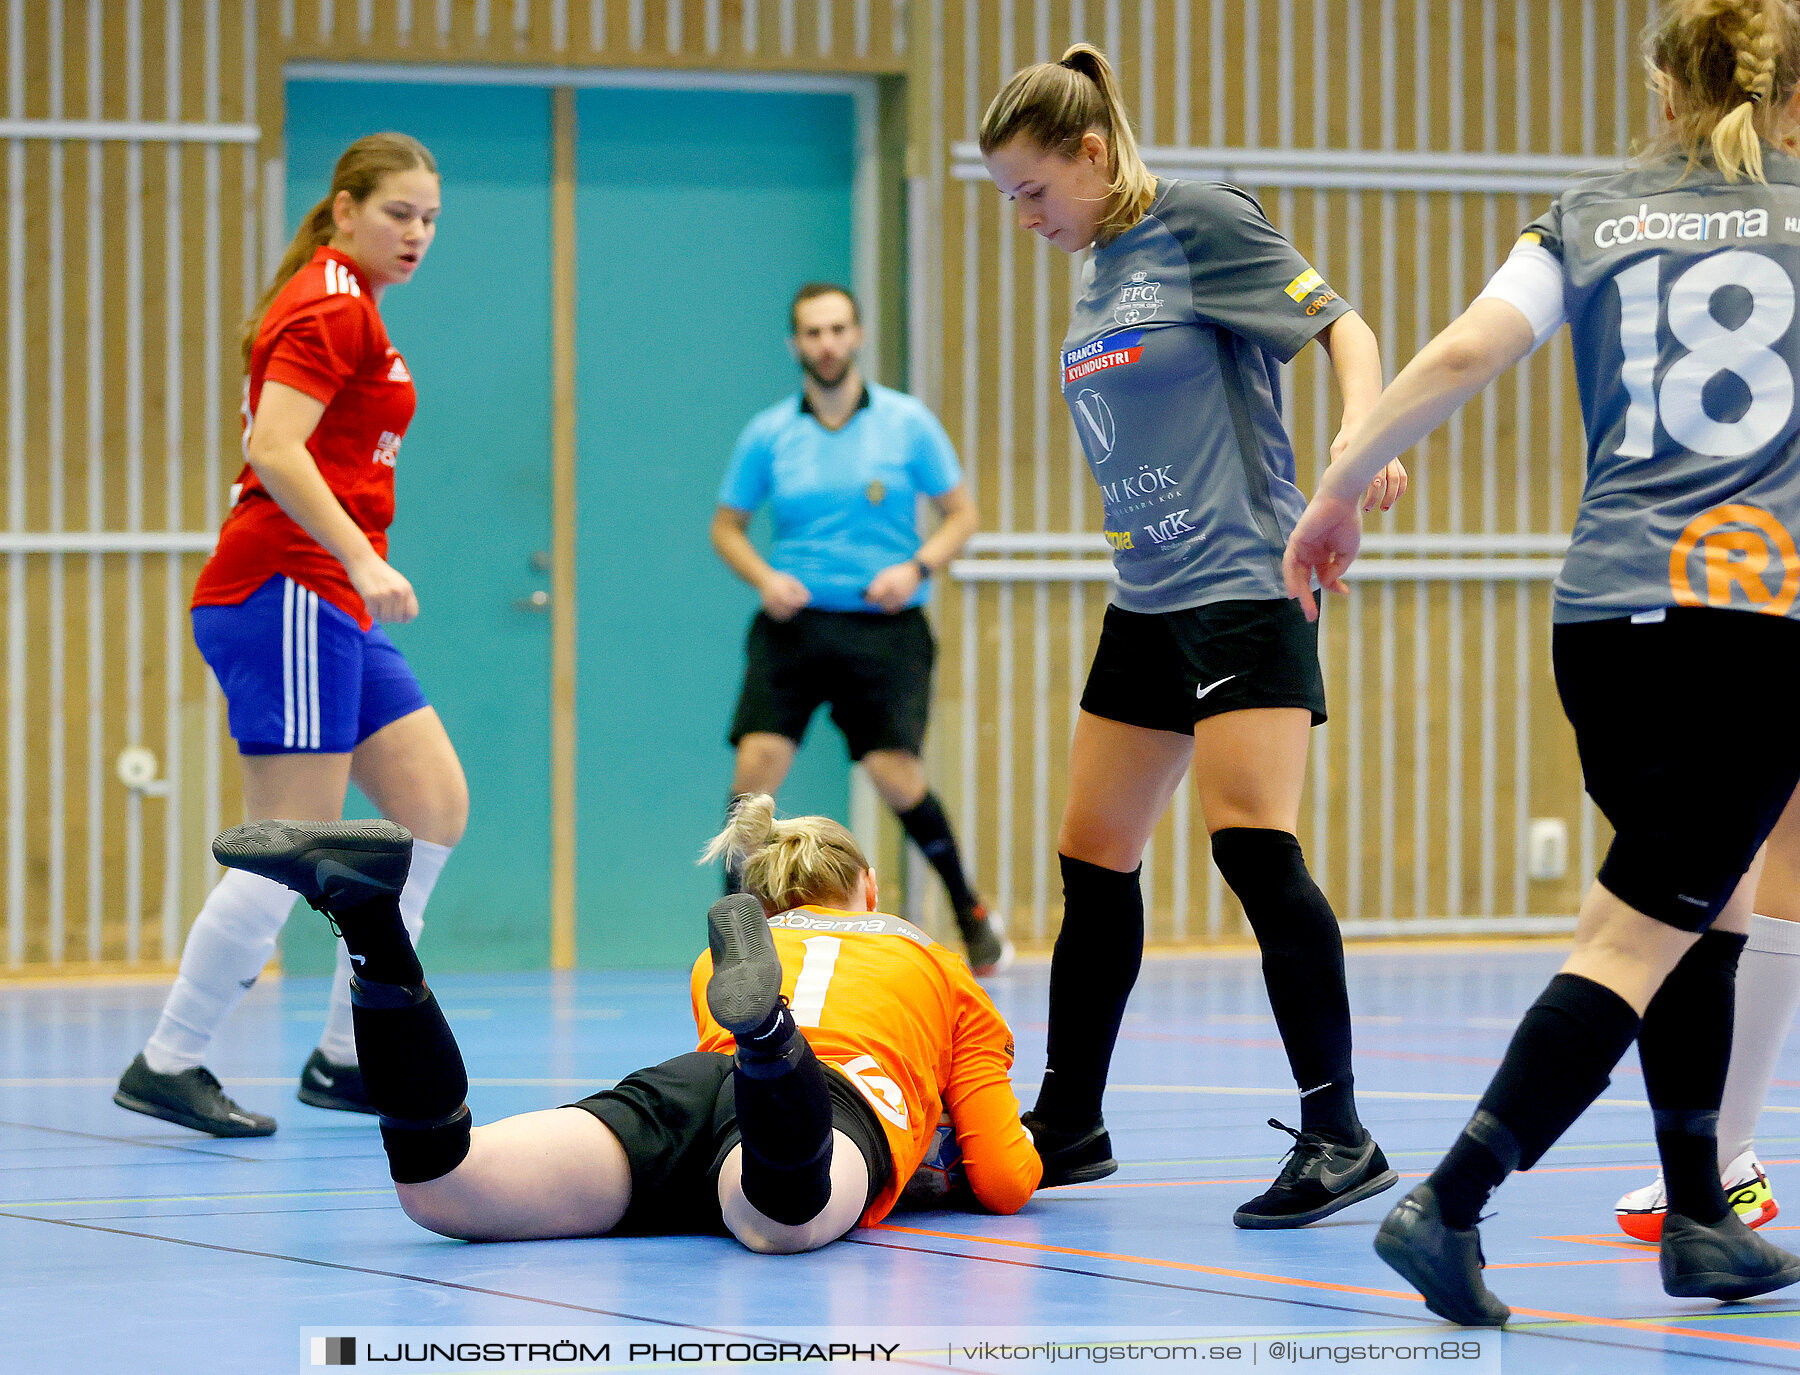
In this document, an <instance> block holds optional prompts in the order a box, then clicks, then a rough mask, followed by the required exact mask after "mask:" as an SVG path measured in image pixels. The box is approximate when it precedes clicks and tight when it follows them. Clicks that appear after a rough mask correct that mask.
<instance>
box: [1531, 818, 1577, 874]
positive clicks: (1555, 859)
mask: <svg viewBox="0 0 1800 1375" xmlns="http://www.w3.org/2000/svg"><path fill="white" fill-rule="evenodd" d="M1568 872H1569V823H1568V822H1566V821H1564V820H1563V819H1562V818H1561V817H1560V816H1539V817H1533V818H1532V821H1531V826H1530V829H1529V830H1527V832H1526V834H1525V873H1526V874H1527V876H1528V877H1530V878H1531V879H1532V881H1533V882H1537V883H1544V882H1548V881H1550V880H1552V879H1559V878H1566V877H1567V876H1568Z"/></svg>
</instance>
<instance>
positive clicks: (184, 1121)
mask: <svg viewBox="0 0 1800 1375" xmlns="http://www.w3.org/2000/svg"><path fill="white" fill-rule="evenodd" d="M113 1102H115V1103H117V1104H118V1105H119V1106H120V1107H122V1108H126V1109H128V1110H129V1111H131V1112H141V1113H143V1114H144V1116H146V1117H160V1118H161V1119H162V1120H163V1121H165V1122H173V1123H174V1124H175V1125H176V1126H178V1127H187V1128H189V1129H191V1130H193V1131H197V1132H205V1133H206V1134H207V1135H208V1136H216V1137H219V1138H220V1139H222V1140H231V1139H233V1138H236V1137H245V1136H273V1135H274V1134H275V1128H274V1127H273V1126H270V1127H269V1128H268V1129H267V1130H264V1129H263V1128H261V1127H245V1126H241V1125H240V1124H238V1123H236V1122H219V1121H216V1120H215V1119H213V1118H209V1117H196V1116H195V1115H194V1114H193V1113H191V1112H183V1111H182V1110H181V1109H180V1108H171V1107H166V1106H164V1105H163V1104H161V1103H153V1102H151V1101H150V1100H149V1099H147V1098H139V1097H138V1096H137V1095H136V1094H131V1093H127V1092H125V1090H124V1089H118V1090H116V1091H115V1092H114V1093H113Z"/></svg>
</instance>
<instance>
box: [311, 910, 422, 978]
mask: <svg viewBox="0 0 1800 1375" xmlns="http://www.w3.org/2000/svg"><path fill="white" fill-rule="evenodd" d="M326 915H327V916H328V917H330V918H331V924H332V925H333V926H335V927H336V928H337V930H338V933H339V934H340V935H341V936H343V938H344V948H345V949H346V950H348V951H349V952H350V963H351V964H352V965H353V966H355V972H356V974H357V976H358V977H359V978H363V979H373V980H374V981H375V982H376V983H384V984H398V985H400V986H401V987H408V986H410V985H412V984H419V983H424V982H425V970H424V969H423V968H422V967H421V966H420V964H419V956H418V953H417V952H416V951H415V950H414V949H413V943H412V937H411V936H409V935H407V933H406V923H405V922H404V921H402V920H401V918H400V899H399V897H398V896H396V895H393V894H385V895H383V896H381V897H375V898H370V899H369V900H368V901H367V902H360V903H357V904H356V905H355V906H354V907H339V908H333V909H331V910H329V911H328V912H327V913H326Z"/></svg>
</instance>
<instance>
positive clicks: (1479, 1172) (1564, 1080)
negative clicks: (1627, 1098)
mask: <svg viewBox="0 0 1800 1375" xmlns="http://www.w3.org/2000/svg"><path fill="white" fill-rule="evenodd" d="M1637 1031H1638V1015H1637V1013H1636V1012H1634V1011H1632V1008H1631V1004H1630V1003H1628V1002H1626V1001H1625V1000H1624V999H1623V998H1621V997H1620V996H1619V995H1618V994H1617V993H1614V992H1613V991H1612V990H1611V989H1609V988H1607V987H1605V986H1603V985H1601V984H1597V983H1595V982H1594V981H1593V980H1592V979H1585V978H1583V977H1582V976H1581V975H1579V974H1558V975H1557V976H1556V977H1555V978H1553V979H1551V980H1550V983H1549V985H1548V986H1547V987H1546V988H1545V989H1544V991H1543V992H1542V993H1541V994H1539V995H1538V1000H1537V1001H1536V1002H1535V1003H1533V1004H1532V1005H1531V1007H1530V1008H1529V1009H1528V1010H1527V1011H1526V1013H1525V1016H1524V1018H1523V1019H1522V1020H1521V1021H1520V1022H1519V1029H1518V1030H1517V1031H1515V1032H1514V1033H1513V1038H1512V1044H1511V1045H1509V1046H1508V1047H1507V1048H1506V1058H1505V1059H1504V1060H1502V1061H1501V1063H1500V1068H1499V1069H1498V1070H1497V1071H1495V1073H1494V1077H1493V1080H1492V1081H1491V1082H1490V1083H1489V1084H1488V1088H1487V1092H1486V1093H1485V1094H1483V1095H1482V1098H1481V1106H1480V1107H1479V1108H1478V1109H1477V1110H1476V1112H1475V1116H1474V1118H1473V1119H1472V1120H1471V1121H1470V1123H1469V1125H1468V1126H1467V1127H1464V1128H1463V1132H1462V1135H1461V1136H1459V1137H1458V1138H1457V1140H1456V1143H1455V1144H1454V1145H1453V1146H1451V1148H1450V1152H1449V1154H1448V1155H1446V1156H1445V1157H1444V1159H1443V1162H1442V1163H1441V1164H1440V1165H1439V1166H1438V1167H1437V1169H1436V1170H1434V1171H1433V1172H1432V1175H1431V1180H1430V1182H1431V1185H1432V1188H1433V1189H1434V1190H1435V1191H1436V1192H1437V1196H1438V1201H1439V1203H1440V1205H1441V1206H1442V1208H1443V1214H1444V1221H1445V1222H1447V1223H1449V1225H1450V1226H1452V1227H1473V1226H1474V1225H1475V1220H1476V1218H1477V1217H1478V1216H1479V1215H1480V1213H1481V1209H1482V1207H1483V1205H1484V1204H1486V1203H1487V1200H1488V1196H1489V1195H1490V1194H1492V1193H1493V1191H1494V1190H1495V1189H1496V1188H1498V1187H1499V1185H1500V1181H1501V1180H1503V1179H1505V1178H1506V1176H1507V1175H1508V1174H1510V1173H1511V1172H1512V1171H1513V1170H1515V1169H1522V1170H1529V1169H1530V1168H1531V1167H1532V1166H1533V1165H1535V1164H1537V1162H1538V1161H1539V1160H1540V1159H1542V1158H1543V1154H1544V1152H1545V1151H1547V1150H1549V1149H1550V1147H1551V1146H1553V1145H1554V1144H1555V1143H1556V1139H1557V1137H1559V1136H1561V1135H1562V1134H1563V1133H1564V1132H1565V1131H1567V1130H1568V1129H1569V1127H1570V1125H1571V1124H1572V1123H1573V1122H1574V1121H1575V1119H1576V1118H1577V1117H1580V1116H1581V1114H1582V1113H1583V1112H1585V1111H1586V1110H1587V1106H1588V1104H1590V1103H1592V1102H1593V1101H1594V1100H1595V1099H1596V1098H1598V1097H1599V1096H1600V1094H1601V1092H1602V1091H1603V1090H1604V1089H1605V1088H1606V1086H1607V1085H1608V1084H1609V1083H1611V1082H1612V1080H1611V1078H1610V1075H1611V1074H1612V1069H1613V1066H1614V1065H1616V1064H1618V1063H1619V1058H1620V1057H1621V1056H1622V1055H1624V1054H1625V1052H1626V1051H1627V1050H1628V1049H1629V1048H1630V1046H1631V1042H1632V1038H1633V1037H1635V1036H1636V1035H1637ZM1717 1163H1718V1162H1717V1161H1716V1159H1715V1161H1714V1168H1715V1170H1716V1169H1717Z"/></svg>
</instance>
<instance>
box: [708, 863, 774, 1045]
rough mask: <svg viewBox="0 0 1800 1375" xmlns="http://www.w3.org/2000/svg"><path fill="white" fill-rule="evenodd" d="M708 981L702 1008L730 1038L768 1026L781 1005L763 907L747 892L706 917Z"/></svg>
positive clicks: (771, 935)
mask: <svg viewBox="0 0 1800 1375" xmlns="http://www.w3.org/2000/svg"><path fill="white" fill-rule="evenodd" d="M706 944H707V947H708V948H709V949H710V950H711V951H712V965H713V972H712V977H711V978H709V979H708V980H707V981H706V1006H707V1007H708V1009H710V1010H711V1012H712V1015H713V1018H714V1020H715V1021H717V1022H718V1024H719V1025H720V1026H722V1027H724V1028H725V1030H727V1031H729V1032H730V1033H731V1034H732V1035H733V1036H746V1035H748V1034H749V1033H751V1032H753V1031H755V1030H756V1029H757V1028H758V1027H760V1026H762V1025H763V1023H765V1022H767V1021H768V1020H769V1018H770V1016H771V1015H772V1014H773V1013H774V1011H775V1009H776V1008H777V1007H778V1006H779V1005H780V1003H781V960H780V958H779V957H778V956H777V955H776V954H775V936H774V933H773V932H771V931H770V930H769V918H768V915H767V913H765V912H764V911H763V906H762V903H760V902H758V901H757V900H756V899H755V898H753V897H751V896H750V895H749V894H748V893H735V894H733V895H732V896H731V897H728V898H720V899H719V900H718V901H717V902H715V903H714V904H713V905H712V907H711V908H710V909H709V910H708V911H707V914H706Z"/></svg>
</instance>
